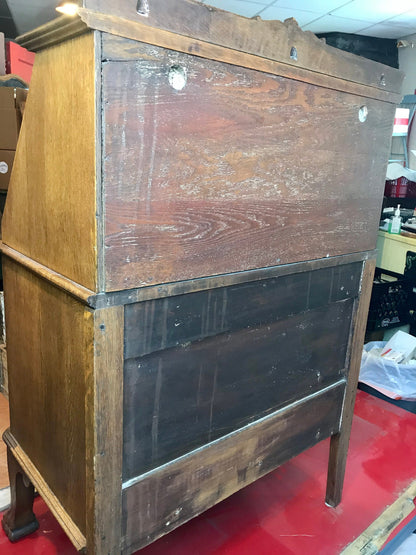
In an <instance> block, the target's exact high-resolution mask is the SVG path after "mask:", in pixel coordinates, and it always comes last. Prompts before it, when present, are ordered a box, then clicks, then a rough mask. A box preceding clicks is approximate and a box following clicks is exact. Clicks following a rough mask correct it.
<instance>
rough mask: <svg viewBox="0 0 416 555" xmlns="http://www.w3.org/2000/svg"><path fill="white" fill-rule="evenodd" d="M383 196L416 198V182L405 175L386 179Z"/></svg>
mask: <svg viewBox="0 0 416 555" xmlns="http://www.w3.org/2000/svg"><path fill="white" fill-rule="evenodd" d="M384 196H385V197H391V198H406V197H407V198H416V182H414V181H410V180H409V179H407V177H399V178H398V179H390V180H387V181H386V186H385V189H384Z"/></svg>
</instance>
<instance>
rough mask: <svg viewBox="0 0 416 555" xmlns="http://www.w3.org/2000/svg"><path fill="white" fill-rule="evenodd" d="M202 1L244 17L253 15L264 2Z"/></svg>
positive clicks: (260, 8)
mask: <svg viewBox="0 0 416 555" xmlns="http://www.w3.org/2000/svg"><path fill="white" fill-rule="evenodd" d="M204 3H205V4H207V5H209V6H214V7H215V8H219V9H221V10H225V11H228V12H234V13H236V14H238V15H244V16H245V17H253V16H255V15H256V14H258V13H259V12H260V11H261V10H263V9H264V6H265V4H261V3H259V2H241V0H206V1H205V2H204Z"/></svg>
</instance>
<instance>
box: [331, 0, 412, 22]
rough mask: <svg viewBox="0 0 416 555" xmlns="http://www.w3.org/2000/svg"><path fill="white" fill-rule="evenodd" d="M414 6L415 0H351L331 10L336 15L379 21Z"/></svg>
mask: <svg viewBox="0 0 416 555" xmlns="http://www.w3.org/2000/svg"><path fill="white" fill-rule="evenodd" d="M414 6H415V0H366V1H365V2H363V0H353V1H352V2H349V3H348V4H346V5H345V6H342V7H341V8H338V9H336V10H332V12H331V13H332V14H333V15H335V16H337V17H346V18H351V19H361V20H362V21H370V22H374V23H379V22H381V21H383V20H385V19H389V18H390V17H393V16H395V15H397V14H400V13H402V12H406V11H408V10H410V9H412V8H414Z"/></svg>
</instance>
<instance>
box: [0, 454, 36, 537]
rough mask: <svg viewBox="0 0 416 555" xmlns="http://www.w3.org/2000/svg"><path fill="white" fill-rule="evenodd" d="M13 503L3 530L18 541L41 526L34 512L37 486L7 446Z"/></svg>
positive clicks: (7, 513)
mask: <svg viewBox="0 0 416 555" xmlns="http://www.w3.org/2000/svg"><path fill="white" fill-rule="evenodd" d="M7 466H8V470H9V479H10V494H11V505H10V509H9V510H8V511H7V512H6V513H5V514H4V516H3V520H2V526H3V530H4V531H5V532H6V535H7V537H8V538H9V540H10V541H12V542H16V541H18V540H20V539H21V538H23V537H24V536H27V535H28V534H31V533H32V532H34V531H35V530H37V529H38V528H39V523H38V521H37V520H36V517H35V515H34V513H33V499H34V494H35V488H34V487H33V485H32V484H31V482H30V481H29V479H28V478H27V476H26V474H25V473H24V472H23V470H22V468H21V466H20V465H19V463H18V462H17V461H16V459H15V458H14V456H13V453H12V452H11V449H10V447H7Z"/></svg>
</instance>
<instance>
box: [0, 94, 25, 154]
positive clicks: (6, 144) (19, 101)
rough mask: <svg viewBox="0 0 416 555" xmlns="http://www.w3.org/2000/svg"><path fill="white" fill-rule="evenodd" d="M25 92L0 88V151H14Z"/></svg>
mask: <svg viewBox="0 0 416 555" xmlns="http://www.w3.org/2000/svg"><path fill="white" fill-rule="evenodd" d="M26 96H27V91H26V90H25V89H14V88H13V87H0V150H16V145H17V139H18V137H19V131H20V125H21V123H22V108H23V105H24V103H25V102H26Z"/></svg>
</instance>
